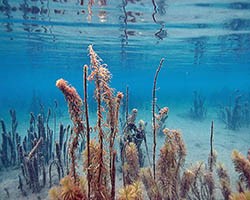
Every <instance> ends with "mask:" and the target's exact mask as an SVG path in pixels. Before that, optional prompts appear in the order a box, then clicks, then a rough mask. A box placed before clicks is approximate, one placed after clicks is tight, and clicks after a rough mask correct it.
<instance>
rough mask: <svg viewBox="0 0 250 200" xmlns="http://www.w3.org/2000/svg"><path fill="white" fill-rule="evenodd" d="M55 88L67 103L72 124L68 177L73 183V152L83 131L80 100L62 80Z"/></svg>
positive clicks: (74, 174) (74, 173)
mask: <svg viewBox="0 0 250 200" xmlns="http://www.w3.org/2000/svg"><path fill="white" fill-rule="evenodd" d="M56 86H57V87H58V88H59V89H60V90H61V91H62V92H63V94H64V96H65V99H66V101H67V103H68V109H69V114H70V117H71V120H72V122H73V124H74V133H75V134H74V135H71V137H72V138H73V139H72V143H71V145H70V150H69V154H70V157H71V168H70V176H72V177H73V178H74V182H75V183H76V182H77V181H78V177H77V173H76V156H75V150H76V149H77V146H78V138H79V135H80V134H83V131H84V129H85V127H84V124H83V119H82V109H81V106H82V100H81V97H80V96H79V94H78V93H77V91H76V89H75V88H74V87H72V86H70V85H69V84H68V82H67V81H65V80H64V79H59V80H58V81H57V82H56Z"/></svg>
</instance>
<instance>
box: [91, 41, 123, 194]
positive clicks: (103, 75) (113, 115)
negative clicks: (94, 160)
mask: <svg viewBox="0 0 250 200" xmlns="http://www.w3.org/2000/svg"><path fill="white" fill-rule="evenodd" d="M89 55H90V61H91V65H90V69H91V74H90V75H89V76H88V80H90V81H91V80H94V81H95V98H96V101H97V126H96V128H97V131H98V137H99V143H100V152H99V153H100V155H99V160H100V165H99V171H98V182H99V185H100V184H101V182H100V181H101V176H102V165H103V164H104V163H103V155H102V152H103V148H104V147H103V140H104V137H105V132H104V130H103V127H105V126H106V127H108V128H109V133H108V134H106V136H107V135H108V140H109V173H110V179H111V198H114V196H115V175H114V173H115V166H114V163H115V162H113V160H115V155H116V153H115V151H114V141H115V138H116V134H117V132H118V118H119V116H118V113H119V109H120V103H121V99H122V98H123V94H122V93H121V92H117V94H116V95H114V89H113V88H111V87H110V86H109V82H110V79H111V73H110V72H109V70H108V69H107V65H106V64H102V60H101V58H100V57H99V56H98V55H97V54H96V52H95V51H94V50H93V47H92V45H89ZM102 102H104V103H105V105H106V107H107V117H106V123H105V122H104V120H103V119H104V118H103V115H102Z"/></svg>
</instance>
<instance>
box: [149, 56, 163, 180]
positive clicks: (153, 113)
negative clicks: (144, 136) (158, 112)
mask: <svg viewBox="0 0 250 200" xmlns="http://www.w3.org/2000/svg"><path fill="white" fill-rule="evenodd" d="M163 62H164V58H162V59H161V61H160V64H159V66H158V68H157V70H156V73H155V77H154V85H153V91H152V115H153V137H154V138H153V173H154V174H153V175H154V179H155V151H156V127H155V104H156V83H157V78H158V74H159V72H160V70H161V67H162V64H163Z"/></svg>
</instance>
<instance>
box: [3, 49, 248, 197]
mask: <svg viewBox="0 0 250 200" xmlns="http://www.w3.org/2000/svg"><path fill="white" fill-rule="evenodd" d="M88 51H89V56H90V64H89V66H88V65H84V67H83V74H84V76H83V90H84V97H83V99H82V98H81V97H80V95H79V93H78V92H77V90H76V89H75V88H74V87H73V86H72V85H70V84H69V83H68V82H67V81H66V80H64V79H58V80H57V81H56V86H57V87H58V89H59V90H60V91H61V92H62V93H63V95H64V97H65V100H66V102H67V105H68V112H69V117H70V119H71V121H72V125H68V126H64V125H63V124H60V125H59V132H58V138H55V133H56V129H55V127H53V128H51V127H50V125H49V124H50V123H49V121H50V119H51V118H54V119H53V121H54V126H56V125H55V122H56V114H55V113H53V112H55V111H56V109H53V110H54V111H53V112H52V111H51V109H48V113H47V115H46V116H45V114H44V115H42V114H38V115H37V116H35V115H34V114H33V113H31V114H30V123H29V128H28V130H27V135H26V136H25V137H24V138H21V136H20V135H19V134H18V133H17V126H18V122H17V119H16V113H15V111H14V110H11V111H10V116H11V130H10V131H7V130H6V126H5V123H4V121H3V120H1V134H2V144H1V145H0V156H1V162H0V167H1V168H10V167H17V168H18V169H19V170H20V174H19V176H18V180H19V182H18V185H17V186H18V189H19V190H20V193H21V194H22V195H23V196H28V195H29V192H33V193H39V192H40V191H41V190H42V189H43V188H45V187H46V186H48V187H49V188H51V189H50V190H49V193H48V195H49V198H50V199H51V200H85V199H86V200H90V199H93V200H99V199H104V200H105V199H106V200H115V199H117V200H142V199H152V200H161V199H162V200H183V199H188V200H191V199H192V200H213V199H218V195H220V197H221V198H223V199H225V200H228V199H230V200H238V199H240V200H242V199H246V200H248V199H249V196H250V157H249V155H250V154H249V155H248V157H245V156H244V155H242V154H241V153H240V152H238V151H237V150H234V151H233V152H232V162H233V164H234V168H235V171H236V172H237V173H238V174H239V177H238V180H237V183H232V181H231V180H230V176H229V174H228V172H227V170H226V169H225V167H224V165H223V164H221V163H219V162H218V161H217V153H216V151H215V149H214V146H213V134H214V123H213V122H212V123H211V136H210V152H208V159H207V160H208V162H202V161H200V162H197V163H194V164H192V165H190V166H187V165H186V164H185V160H186V156H187V148H186V145H185V142H184V140H183V138H182V134H181V133H180V131H178V130H170V129H168V128H167V127H166V120H167V119H168V114H169V108H168V107H166V106H165V107H161V108H160V107H158V106H157V102H156V99H157V98H156V84H157V77H158V75H159V72H160V69H161V67H162V65H163V61H164V59H161V61H160V64H159V66H158V69H157V70H156V75H155V78H154V82H153V90H152V124H151V125H150V128H151V132H150V133H151V134H152V135H151V137H150V138H153V146H152V150H151V151H149V146H148V144H147V138H148V133H147V131H146V126H147V123H146V122H145V121H144V120H142V119H140V120H139V121H137V114H138V110H137V109H136V108H134V109H132V111H131V113H130V114H129V113H128V105H127V104H128V88H127V91H126V100H125V101H123V102H125V104H126V105H125V118H124V120H121V121H119V119H120V117H119V115H121V114H120V112H119V111H120V107H121V103H122V100H123V98H124V95H123V93H121V92H116V91H115V89H114V88H112V87H111V86H110V81H111V73H110V71H109V70H108V67H107V65H106V64H104V63H103V61H102V59H101V58H100V57H99V56H98V55H97V54H96V52H95V51H94V49H93V47H92V46H91V45H90V46H89V47H88ZM91 83H92V84H94V86H95V87H94V88H95V89H94V97H95V100H96V124H94V125H93V126H91V125H90V122H89V105H88V92H87V91H88V84H91ZM202 99H203V98H202V97H201V96H199V94H196V95H195V100H194V101H197V102H200V103H195V104H194V107H195V105H196V106H197V107H199V109H201V107H202V110H204V111H203V112H200V111H199V112H197V113H203V114H202V116H203V115H204V112H205V110H206V109H205V108H204V100H203V101H202ZM237 106H239V101H237V102H236V103H235V107H237ZM196 109H198V108H196ZM199 109H198V110H199ZM235 109H236V108H235ZM237 109H238V108H237ZM237 109H236V110H237ZM194 110H195V108H194ZM244 112H245V111H244ZM119 122H120V123H119ZM157 135H162V139H164V144H163V146H162V147H161V148H160V151H159V152H157V148H156V147H157ZM142 144H144V145H145V149H146V152H143V151H142V148H141V147H142ZM119 148H120V149H119ZM117 152H119V153H117ZM79 155H81V156H79ZM145 157H147V161H148V162H146V159H145ZM120 163H121V171H119V170H117V169H118V167H117V165H118V164H120ZM119 173H120V174H119ZM120 175H121V176H122V177H121V179H119V176H120ZM120 180H121V181H120ZM119 181H120V182H119ZM235 184H236V185H237V187H233V185H235ZM5 190H6V193H7V194H8V189H7V188H5ZM219 193H220V194H219ZM9 195H11V194H9Z"/></svg>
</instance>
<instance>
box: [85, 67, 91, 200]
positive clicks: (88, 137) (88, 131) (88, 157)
mask: <svg viewBox="0 0 250 200" xmlns="http://www.w3.org/2000/svg"><path fill="white" fill-rule="evenodd" d="M87 70H88V66H87V65H84V108H85V120H86V136H87V159H88V160H87V181H88V199H90V172H89V165H90V148H89V142H90V135H89V133H90V128H89V113H88V93H87V92H88V88H87V87H88V84H87Z"/></svg>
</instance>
